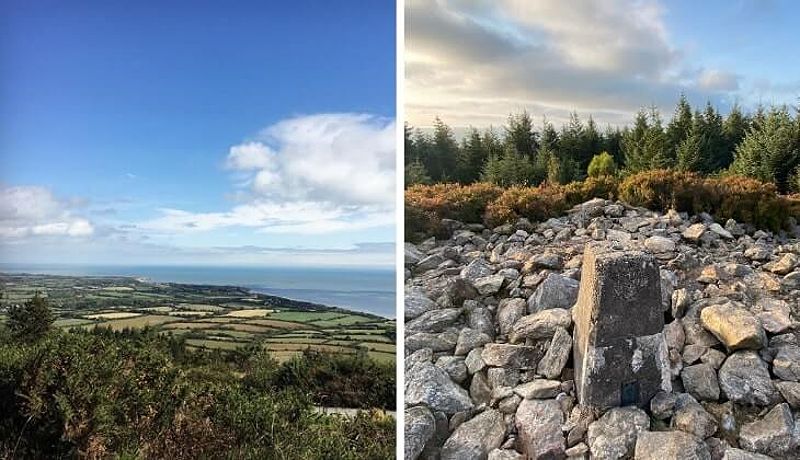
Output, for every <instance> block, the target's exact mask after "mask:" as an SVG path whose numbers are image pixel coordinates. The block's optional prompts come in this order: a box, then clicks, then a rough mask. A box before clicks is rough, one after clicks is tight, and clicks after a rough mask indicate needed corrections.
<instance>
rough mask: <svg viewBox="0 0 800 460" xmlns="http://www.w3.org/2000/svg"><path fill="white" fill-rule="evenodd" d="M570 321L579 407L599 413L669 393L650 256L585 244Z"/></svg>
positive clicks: (660, 311)
mask: <svg viewBox="0 0 800 460" xmlns="http://www.w3.org/2000/svg"><path fill="white" fill-rule="evenodd" d="M573 317H574V320H575V332H574V343H575V344H574V347H573V353H574V358H575V384H576V388H577V392H578V400H579V402H580V403H581V404H584V405H587V406H590V407H593V408H596V409H600V410H605V409H608V408H610V407H615V406H627V405H636V406H645V405H647V404H648V403H649V402H650V399H651V398H652V397H653V396H654V395H655V394H656V392H658V391H659V390H664V391H671V380H670V371H669V358H668V354H667V345H666V342H665V340H664V335H663V330H664V313H663V308H662V306H661V280H660V277H659V269H658V265H657V264H656V260H655V258H653V257H652V256H650V255H647V254H645V253H644V252H641V251H630V250H619V249H615V248H613V247H612V246H611V245H609V244H608V243H589V244H587V246H586V250H585V252H584V256H583V268H582V271H581V285H580V291H579V293H578V302H577V304H576V306H575V309H574V312H573Z"/></svg>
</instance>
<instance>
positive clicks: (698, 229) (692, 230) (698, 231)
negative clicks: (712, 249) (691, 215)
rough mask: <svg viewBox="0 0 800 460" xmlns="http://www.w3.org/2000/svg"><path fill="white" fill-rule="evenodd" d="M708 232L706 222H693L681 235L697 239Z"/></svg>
mask: <svg viewBox="0 0 800 460" xmlns="http://www.w3.org/2000/svg"><path fill="white" fill-rule="evenodd" d="M705 232H706V225H705V224H693V225H690V226H689V227H688V228H687V229H686V230H684V231H683V233H682V234H681V236H683V237H684V238H685V239H687V240H689V241H697V240H699V239H700V237H701V236H703V233H705Z"/></svg>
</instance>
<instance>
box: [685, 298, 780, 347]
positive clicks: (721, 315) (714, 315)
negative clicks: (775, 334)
mask: <svg viewBox="0 0 800 460" xmlns="http://www.w3.org/2000/svg"><path fill="white" fill-rule="evenodd" d="M700 322H701V323H702V325H703V327H705V328H706V330H707V331H709V332H711V333H712V334H714V336H715V337H716V338H718V339H719V340H720V341H721V342H722V343H723V344H725V347H726V348H728V350H730V351H735V350H743V349H753V350H758V349H760V348H762V347H764V345H766V342H767V336H766V334H765V333H764V327H763V326H761V323H760V322H759V321H758V318H756V317H755V316H754V315H753V314H752V313H750V312H749V311H747V310H745V309H744V308H741V307H737V306H734V305H733V304H732V303H730V302H729V303H725V304H720V305H711V306H709V307H706V308H704V309H703V311H702V312H700Z"/></svg>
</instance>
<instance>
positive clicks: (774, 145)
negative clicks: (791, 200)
mask: <svg viewBox="0 0 800 460" xmlns="http://www.w3.org/2000/svg"><path fill="white" fill-rule="evenodd" d="M734 155H735V158H734V161H733V164H732V165H731V170H732V171H733V172H735V173H737V174H742V175H745V176H749V177H754V178H756V179H759V180H761V181H764V182H774V183H775V185H777V187H778V190H779V191H781V192H786V191H787V190H788V189H789V183H788V182H789V175H790V173H791V171H792V170H793V169H794V168H795V167H797V165H798V163H800V127H798V124H797V123H795V121H794V120H792V117H791V116H790V115H789V111H788V109H787V108H786V107H781V108H773V109H772V110H770V111H769V112H768V113H767V114H765V115H764V119H763V121H759V122H758V123H757V124H755V125H754V126H753V128H751V129H750V131H749V132H748V133H747V135H746V136H745V138H744V140H743V141H742V142H741V143H740V144H739V146H738V147H737V148H736V152H735V154H734Z"/></svg>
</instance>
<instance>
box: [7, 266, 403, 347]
mask: <svg viewBox="0 0 800 460" xmlns="http://www.w3.org/2000/svg"><path fill="white" fill-rule="evenodd" d="M0 291H2V298H0V321H3V320H4V315H3V312H4V311H5V308H6V307H7V306H8V305H11V304H18V303H22V302H24V301H26V300H28V299H30V298H31V297H33V295H34V293H36V292H39V293H40V295H42V296H45V297H47V298H48V300H49V302H50V305H51V306H52V308H53V311H54V312H55V314H56V318H57V319H56V321H55V326H56V327H60V328H66V329H71V328H85V329H89V328H109V329H112V330H115V331H123V330H126V329H141V328H145V327H149V328H152V329H154V330H155V331H157V332H158V333H159V334H169V335H173V336H179V337H182V338H183V339H185V342H184V343H185V344H186V347H187V349H190V350H196V349H206V350H223V351H225V350H236V349H238V348H243V347H245V346H248V345H251V344H260V346H263V347H264V348H266V349H267V350H269V352H270V354H271V355H273V356H274V357H275V358H276V359H277V360H279V361H286V360H289V359H291V358H292V357H293V356H295V355H297V354H299V353H302V352H303V351H304V350H306V349H311V350H316V351H324V352H331V353H358V352H363V353H367V354H368V355H369V356H370V357H371V358H373V359H375V360H377V361H381V362H393V361H394V359H395V358H394V357H395V322H394V320H388V319H386V318H383V317H380V316H376V315H371V314H367V313H360V312H353V311H349V310H345V309H341V308H333V307H327V306H324V305H319V304H313V303H309V302H301V301H294V300H290V299H285V298H281V297H274V296H269V295H264V294H257V293H253V292H250V291H249V290H247V289H244V288H239V287H232V286H207V285H187V284H173V283H152V282H148V281H147V280H144V279H137V278H129V277H73V276H51V275H28V274H20V275H18V274H0Z"/></svg>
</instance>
